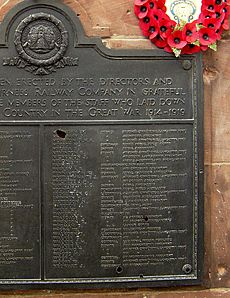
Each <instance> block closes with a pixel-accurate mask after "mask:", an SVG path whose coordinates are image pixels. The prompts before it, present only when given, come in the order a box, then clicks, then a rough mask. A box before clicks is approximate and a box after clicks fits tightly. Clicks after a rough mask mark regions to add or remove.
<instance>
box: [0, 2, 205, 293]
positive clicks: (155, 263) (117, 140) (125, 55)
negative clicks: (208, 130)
mask: <svg viewBox="0 0 230 298" xmlns="http://www.w3.org/2000/svg"><path fill="white" fill-rule="evenodd" d="M201 68H202V65H201V59H200V56H196V55H192V56H182V57H181V58H179V59H177V58H175V57H173V56H172V55H170V54H166V53H164V52H163V51H161V50H154V49H153V50H115V49H113V50H111V49H108V48H106V47H105V46H103V44H102V41H101V39H100V38H90V37H86V36H85V34H84V32H83V29H82V25H81V23H80V21H79V19H78V17H77V16H76V14H75V13H74V12H72V11H71V10H70V8H68V7H67V6H65V5H64V4H63V3H62V2H61V1H50V0H49V1H42V0H37V1H32V0H31V1H23V2H22V3H20V4H18V5H17V6H15V7H14V8H13V10H12V11H10V13H9V14H8V15H7V16H6V17H5V19H4V21H3V23H2V24H1V27H0V69H1V72H0V123H1V128H0V231H1V232H0V288H2V289H9V288H11V289H20V288H57V287H58V288H70V287H75V288H95V287H97V288H105V287H126V288H127V287H154V286H171V285H174V286H175V285H195V284H200V283H201V281H202V266H203V141H202V138H203V136H202V135H203V132H202V121H203V109H202V105H203V104H202V100H203V95H202V72H201V71H202V69H201Z"/></svg>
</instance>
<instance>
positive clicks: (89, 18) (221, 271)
mask: <svg viewBox="0 0 230 298" xmlns="http://www.w3.org/2000/svg"><path fill="white" fill-rule="evenodd" d="M21 1H22V0H0V21H1V20H2V19H3V17H4V15H5V14H6V12H7V11H9V9H10V8H12V7H13V6H15V4H17V3H19V2H21ZM31 1H36V0H31ZM64 2H65V3H66V4H67V5H68V6H69V7H70V8H72V9H73V10H74V11H75V12H76V13H77V14H78V15H79V17H80V19H81V21H82V24H83V26H84V29H85V31H86V34H87V35H88V36H101V37H102V38H103V42H104V43H105V45H106V46H108V47H110V48H139V49H141V48H143V49H144V48H153V45H152V44H151V43H150V42H149V41H148V40H146V39H145V38H143V36H142V34H141V31H140V29H139V27H138V21H137V19H136V17H135V15H134V13H133V0H64ZM229 39H230V32H225V34H224V38H223V39H222V40H221V41H220V42H219V44H218V52H216V53H214V52H212V51H211V50H210V51H208V52H206V53H204V55H203V57H204V95H205V115H204V119H205V130H204V141H205V148H204V150H205V151H204V152H205V286H207V287H209V286H210V287H216V288H219V289H214V290H205V291H204V290H198V289H197V290H196V289H194V288H187V289H186V290H184V289H183V291H180V292H178V290H176V289H175V290H172V291H170V290H168V291H166V292H165V291H160V292H159V291H156V290H148V291H144V290H142V291H138V292H136V291H130V292H128V293H127V292H116V291H115V292H112V293H109V292H106V293H102V292H92V291H91V292H90V293H85V292H84V293H83V292H81V293H78V294H76V293H75V294H74V293H73V292H71V293H70V292H68V293H67V292H63V293H62V294H60V293H59V294H55V293H50V292H40V293H39V292H37V293H36V297H44V296H45V297H46V296H47V297H68V298H70V297H81V298H86V297H87V298H98V297H100V298H104V297H111V298H115V297H122V298H123V297H124V298H126V297H127V298H129V297H132V298H182V297H183V298H196V297H197V298H201V297H202V298H204V297H207V298H208V297H210V298H211V297H212V298H214V297H223V298H225V297H226V298H227V297H230V289H229V290H228V289H226V288H230V116H229V115H230V63H229V58H230V40H229ZM65 293H66V294H65ZM17 294H18V295H20V297H21V295H24V297H32V296H33V295H34V294H33V293H32V292H31V293H30V294H29V293H27V294H26V293H23V292H20V293H17ZM0 297H15V296H11V295H8V294H6V293H5V294H4V293H2V294H0ZM18 297H19V296H18ZM33 297H34V296H33Z"/></svg>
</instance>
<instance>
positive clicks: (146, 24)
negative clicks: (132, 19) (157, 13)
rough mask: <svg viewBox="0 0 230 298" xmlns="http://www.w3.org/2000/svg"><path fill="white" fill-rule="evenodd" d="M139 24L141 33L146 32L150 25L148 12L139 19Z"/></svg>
mask: <svg viewBox="0 0 230 298" xmlns="http://www.w3.org/2000/svg"><path fill="white" fill-rule="evenodd" d="M139 26H140V28H141V30H142V31H143V33H145V32H148V30H149V27H150V26H151V17H150V15H149V14H147V15H146V16H145V17H144V18H143V19H140V20H139ZM145 36H149V35H148V34H145Z"/></svg>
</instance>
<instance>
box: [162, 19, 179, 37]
mask: <svg viewBox="0 0 230 298" xmlns="http://www.w3.org/2000/svg"><path fill="white" fill-rule="evenodd" d="M175 26H176V22H175V21H172V20H171V21H168V20H161V21H160V22H159V34H160V36H161V37H162V38H167V37H168V36H169V34H171V32H172V31H173V29H174V28H175Z"/></svg>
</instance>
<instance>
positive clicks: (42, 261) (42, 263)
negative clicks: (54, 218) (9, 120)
mask: <svg viewBox="0 0 230 298" xmlns="http://www.w3.org/2000/svg"><path fill="white" fill-rule="evenodd" d="M43 146H44V125H43V124H40V126H39V153H40V160H39V165H40V169H39V172H40V173H39V176H40V270H41V280H42V281H44V279H45V215H44V193H45V191H44V151H43V148H44V147H43Z"/></svg>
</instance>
